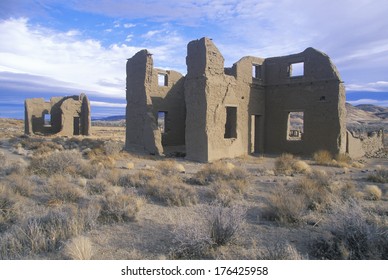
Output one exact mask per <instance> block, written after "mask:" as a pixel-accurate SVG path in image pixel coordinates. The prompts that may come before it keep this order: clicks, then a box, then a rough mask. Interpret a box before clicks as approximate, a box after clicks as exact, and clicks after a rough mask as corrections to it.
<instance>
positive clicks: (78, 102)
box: [25, 94, 91, 136]
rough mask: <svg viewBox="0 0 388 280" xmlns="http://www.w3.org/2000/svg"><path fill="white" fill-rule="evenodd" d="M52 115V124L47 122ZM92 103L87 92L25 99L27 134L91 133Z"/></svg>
mask: <svg viewBox="0 0 388 280" xmlns="http://www.w3.org/2000/svg"><path fill="white" fill-rule="evenodd" d="M45 115H50V117H51V121H50V124H45V119H44V117H45ZM90 124H91V118H90V103H89V100H88V98H87V96H86V95H85V94H81V95H80V96H67V97H52V98H51V99H50V101H49V102H46V101H45V100H44V99H43V98H31V99H26V100H25V134H29V135H30V134H35V133H42V134H59V135H63V136H73V135H89V134H90V126H91V125H90Z"/></svg>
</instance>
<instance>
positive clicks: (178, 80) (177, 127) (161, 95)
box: [151, 68, 186, 146]
mask: <svg viewBox="0 0 388 280" xmlns="http://www.w3.org/2000/svg"><path fill="white" fill-rule="evenodd" d="M159 75H162V76H164V79H165V81H164V84H159V83H158V77H159ZM183 85H184V77H183V75H182V74H181V73H179V72H176V71H173V70H162V69H156V68H154V69H153V71H152V90H151V99H152V109H153V114H154V117H155V118H156V119H158V113H159V112H164V113H165V120H164V124H165V129H164V133H162V146H183V145H185V119H186V105H185V96H184V93H183Z"/></svg>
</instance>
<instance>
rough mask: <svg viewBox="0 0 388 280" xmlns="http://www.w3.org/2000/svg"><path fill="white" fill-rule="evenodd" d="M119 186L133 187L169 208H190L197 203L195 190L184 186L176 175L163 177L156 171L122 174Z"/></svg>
mask: <svg viewBox="0 0 388 280" xmlns="http://www.w3.org/2000/svg"><path fill="white" fill-rule="evenodd" d="M119 185H120V186H122V187H125V188H130V187H135V188H138V189H139V191H140V192H144V194H146V195H149V196H151V197H153V198H155V199H157V200H158V201H161V202H163V203H165V204H167V205H169V206H190V205H195V204H196V203H197V201H198V195H197V192H196V191H195V189H194V188H193V187H191V186H188V185H185V184H184V183H183V182H182V180H181V179H180V178H179V177H178V176H176V175H172V174H171V175H169V176H165V175H163V174H161V173H159V172H157V171H152V170H142V171H139V172H137V173H135V174H123V175H122V176H121V177H120V179H119Z"/></svg>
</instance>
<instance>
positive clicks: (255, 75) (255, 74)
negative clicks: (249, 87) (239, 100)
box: [252, 64, 261, 79]
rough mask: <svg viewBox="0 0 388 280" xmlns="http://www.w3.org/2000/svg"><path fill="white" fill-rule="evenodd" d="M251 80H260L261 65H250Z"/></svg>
mask: <svg viewBox="0 0 388 280" xmlns="http://www.w3.org/2000/svg"><path fill="white" fill-rule="evenodd" d="M252 78H254V79H261V65H257V64H252Z"/></svg>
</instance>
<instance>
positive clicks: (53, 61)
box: [0, 18, 141, 97]
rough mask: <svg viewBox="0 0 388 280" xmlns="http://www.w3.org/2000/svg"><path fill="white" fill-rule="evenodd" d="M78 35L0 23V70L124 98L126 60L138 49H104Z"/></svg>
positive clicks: (21, 23) (25, 22) (18, 23)
mask: <svg viewBox="0 0 388 280" xmlns="http://www.w3.org/2000/svg"><path fill="white" fill-rule="evenodd" d="M79 35H80V32H78V31H77V30H70V31H67V32H63V33H61V32H57V31H55V30H51V29H47V28H43V27H41V26H33V25H30V24H29V23H28V20H27V19H25V18H19V19H9V20H5V21H1V22H0V42H2V43H1V44H0V69H3V70H8V71H11V72H15V73H26V74H31V75H36V76H42V77H48V78H51V79H55V80H58V81H62V82H64V83H71V84H73V85H74V86H76V87H78V88H80V89H82V90H84V91H90V92H99V93H100V94H101V95H105V96H112V97H123V96H125V83H124V80H125V63H126V59H127V58H129V57H131V56H132V55H133V54H135V53H136V52H137V51H138V50H140V49H141V48H139V47H135V46H128V45H126V44H121V45H117V44H113V45H111V46H109V47H103V46H102V45H101V43H100V42H99V41H97V40H92V39H82V38H79ZM102 80H106V81H118V80H120V81H122V84H121V85H116V87H112V85H108V86H106V85H104V84H103V83H100V82H99V81H102ZM48 86H49V85H48ZM53 86H55V84H54V85H53Z"/></svg>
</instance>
